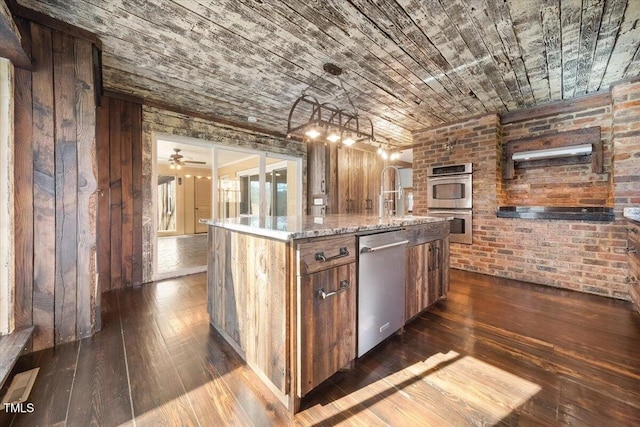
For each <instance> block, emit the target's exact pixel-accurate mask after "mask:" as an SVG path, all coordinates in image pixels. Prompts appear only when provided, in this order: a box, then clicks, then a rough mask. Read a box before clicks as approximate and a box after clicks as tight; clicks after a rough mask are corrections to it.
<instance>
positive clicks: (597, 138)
mask: <svg viewBox="0 0 640 427" xmlns="http://www.w3.org/2000/svg"><path fill="white" fill-rule="evenodd" d="M585 144H591V147H592V148H591V154H577V155H573V156H572V155H568V156H566V157H559V158H545V159H538V160H534V159H532V160H522V161H515V160H513V155H514V154H517V153H522V152H535V151H538V150H554V149H560V148H568V147H573V146H584V145H585ZM505 156H506V158H505V163H504V168H503V170H502V177H503V178H504V179H513V178H514V175H515V169H516V167H518V168H533V167H547V166H555V165H566V164H577V163H589V162H591V168H592V170H593V172H594V173H602V172H603V164H602V139H601V135H600V126H594V127H590V128H585V129H577V130H572V131H567V132H560V133H554V134H549V135H540V136H534V137H529V138H522V139H516V140H513V141H509V142H507V144H506V149H505ZM516 162H517V163H516Z"/></svg>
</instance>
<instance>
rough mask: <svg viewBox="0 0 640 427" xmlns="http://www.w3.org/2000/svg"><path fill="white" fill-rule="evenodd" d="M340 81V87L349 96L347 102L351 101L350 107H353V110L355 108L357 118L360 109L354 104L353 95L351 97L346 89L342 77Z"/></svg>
mask: <svg viewBox="0 0 640 427" xmlns="http://www.w3.org/2000/svg"><path fill="white" fill-rule="evenodd" d="M338 81H339V82H340V87H341V88H342V90H343V91H344V93H346V94H347V101H349V105H351V108H353V112H354V114H355V115H356V116H357V115H358V109H357V108H356V106H355V105H354V104H353V101H352V100H351V95H349V92H347V89H345V87H344V84H343V83H342V79H341V78H340V76H338Z"/></svg>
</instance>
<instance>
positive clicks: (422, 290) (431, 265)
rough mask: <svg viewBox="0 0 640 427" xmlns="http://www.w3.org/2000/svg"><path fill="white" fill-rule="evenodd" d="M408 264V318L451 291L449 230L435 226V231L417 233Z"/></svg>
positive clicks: (410, 246) (408, 255) (408, 257)
mask: <svg viewBox="0 0 640 427" xmlns="http://www.w3.org/2000/svg"><path fill="white" fill-rule="evenodd" d="M410 242H411V243H410V245H409V247H408V248H407V262H406V265H405V277H406V281H405V282H406V288H405V302H406V305H405V319H406V320H407V321H408V320H410V319H412V318H413V317H415V316H417V315H418V314H419V313H420V312H422V311H423V310H425V309H426V308H428V307H429V306H431V305H432V304H434V303H435V302H436V301H438V300H439V299H442V298H444V297H446V295H447V292H448V291H449V236H448V232H447V231H445V230H443V229H441V230H438V229H437V228H436V227H433V228H432V230H431V233H424V234H422V235H417V236H414V238H413V240H410Z"/></svg>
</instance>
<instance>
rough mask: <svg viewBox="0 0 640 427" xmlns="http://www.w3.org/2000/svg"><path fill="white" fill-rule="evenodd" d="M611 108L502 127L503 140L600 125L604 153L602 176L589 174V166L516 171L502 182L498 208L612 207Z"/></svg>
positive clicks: (586, 164)
mask: <svg viewBox="0 0 640 427" xmlns="http://www.w3.org/2000/svg"><path fill="white" fill-rule="evenodd" d="M611 111H612V108H611V105H603V106H601V107H596V108H591V109H588V110H584V111H579V112H575V113H570V114H562V115H558V116H551V117H546V118H542V119H533V120H528V121H522V122H517V123H510V124H506V125H504V132H503V141H504V142H505V143H506V142H508V141H511V140H515V139H520V138H527V137H535V136H540V135H548V134H551V133H559V132H566V131H570V130H575V129H582V128H587V127H593V126H600V132H601V136H602V144H603V150H604V156H603V160H604V173H603V174H598V173H593V172H592V171H591V163H582V164H575V165H558V166H548V167H543V168H530V169H516V173H515V177H514V179H512V180H507V181H505V183H504V185H505V191H506V193H505V194H504V197H505V198H504V199H502V201H501V203H500V204H501V205H506V206H508V205H516V206H523V205H528V206H605V205H606V206H612V205H613V197H612V191H611V185H610V182H609V176H610V173H611V122H612V115H611Z"/></svg>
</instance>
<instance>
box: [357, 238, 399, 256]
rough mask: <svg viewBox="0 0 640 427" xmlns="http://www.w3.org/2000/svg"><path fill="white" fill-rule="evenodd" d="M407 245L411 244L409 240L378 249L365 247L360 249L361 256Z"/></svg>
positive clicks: (378, 247)
mask: <svg viewBox="0 0 640 427" xmlns="http://www.w3.org/2000/svg"><path fill="white" fill-rule="evenodd" d="M407 243H409V241H408V240H403V241H401V242H396V243H389V244H388V245H382V246H376V247H373V248H372V247H370V246H363V247H362V248H361V249H360V253H361V254H370V253H372V252H378V251H382V250H384V249H389V248H394V247H396V246H401V245H406V244H407Z"/></svg>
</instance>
